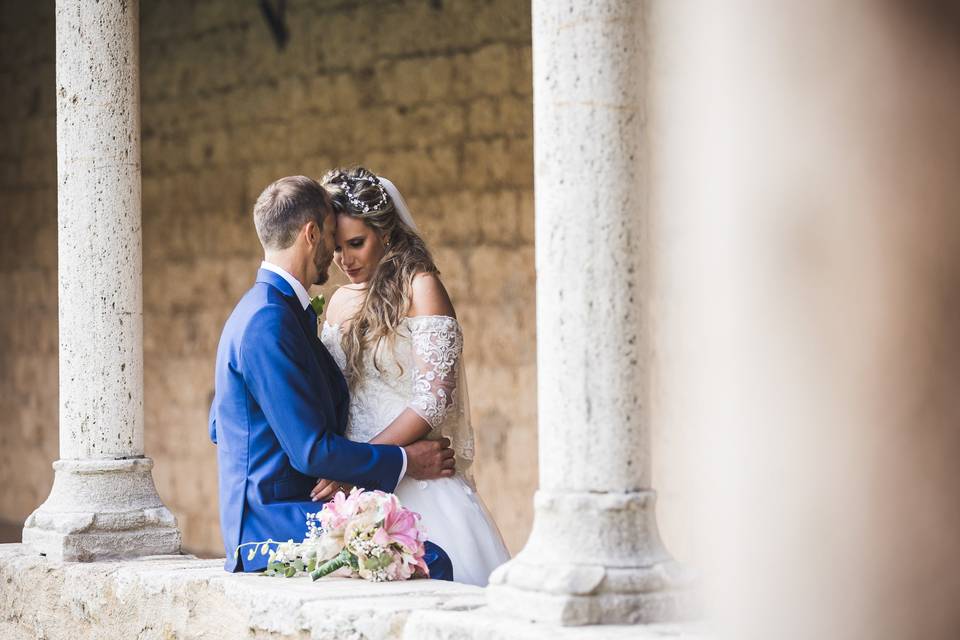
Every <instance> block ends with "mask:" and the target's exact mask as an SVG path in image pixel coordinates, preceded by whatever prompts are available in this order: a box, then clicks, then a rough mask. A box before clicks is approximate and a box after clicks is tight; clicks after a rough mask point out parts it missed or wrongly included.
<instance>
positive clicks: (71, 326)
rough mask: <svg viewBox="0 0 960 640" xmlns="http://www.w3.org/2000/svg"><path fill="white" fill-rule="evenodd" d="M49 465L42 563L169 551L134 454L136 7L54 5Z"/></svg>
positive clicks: (30, 537)
mask: <svg viewBox="0 0 960 640" xmlns="http://www.w3.org/2000/svg"><path fill="white" fill-rule="evenodd" d="M56 46H57V165H58V166H57V171H58V176H59V188H58V217H59V229H58V243H59V265H58V275H59V309H60V317H59V322H60V460H58V461H56V462H55V463H54V465H53V467H54V470H55V477H54V484H53V488H52V490H51V492H50V496H49V497H48V498H47V500H46V502H44V503H43V504H42V505H41V506H40V507H39V508H38V509H37V510H36V511H35V512H34V513H33V514H31V515H30V517H29V518H27V521H26V523H25V526H24V530H23V541H24V543H28V544H31V545H33V547H34V548H35V549H36V550H37V551H39V552H40V553H43V554H46V555H48V556H51V557H56V558H63V559H65V560H79V561H89V560H96V559H100V558H107V557H129V556H142V555H156V554H166V553H178V552H179V550H180V533H179V531H178V529H177V526H176V522H175V520H174V518H173V515H172V514H171V513H170V512H169V511H168V510H167V508H166V507H165V506H164V505H163V503H162V502H161V501H160V498H159V496H158V495H157V491H156V488H155V486H154V483H153V477H152V475H151V468H152V467H153V461H152V460H150V459H149V458H146V457H144V455H143V300H142V279H141V275H142V274H141V271H142V264H141V262H142V257H141V254H142V251H141V223H140V96H139V3H138V2H136V0H129V1H124V0H105V1H102V2H84V1H82V0H58V2H57V7H56Z"/></svg>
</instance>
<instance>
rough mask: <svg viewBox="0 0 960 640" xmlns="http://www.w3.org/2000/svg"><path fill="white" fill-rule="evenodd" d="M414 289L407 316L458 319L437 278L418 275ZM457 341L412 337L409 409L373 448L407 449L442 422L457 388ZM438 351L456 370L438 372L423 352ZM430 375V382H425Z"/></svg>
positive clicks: (375, 442) (405, 410)
mask: <svg viewBox="0 0 960 640" xmlns="http://www.w3.org/2000/svg"><path fill="white" fill-rule="evenodd" d="M411 289H412V292H411V293H412V295H411V300H410V310H409V312H408V315H409V316H410V317H416V316H447V317H450V318H455V317H456V316H455V313H454V310H453V304H451V302H450V296H448V295H447V290H446V289H445V288H444V286H443V283H442V282H440V278H438V277H437V276H436V274H432V273H421V274H418V275H417V276H416V277H415V278H414V279H413V283H412V287H411ZM458 337H459V336H453V335H447V336H437V335H431V336H420V339H418V337H417V336H413V348H414V364H415V366H416V368H417V371H415V372H414V376H413V377H414V389H413V398H412V399H411V403H410V406H409V407H407V408H406V409H404V411H403V413H401V414H400V415H399V416H397V417H396V418H395V419H394V421H393V422H391V423H390V424H389V425H387V428H386V429H384V430H383V431H381V432H380V433H379V434H377V436H376V437H375V438H373V439H372V440H371V441H370V444H395V445H400V446H406V445H408V444H412V443H414V442H416V441H417V440H420V439H421V438H423V437H424V436H426V435H427V434H428V433H430V430H431V429H432V428H434V427H436V426H438V425H439V424H440V422H442V418H443V414H444V412H445V410H446V408H447V406H448V405H449V402H450V398H452V394H453V391H454V389H455V388H456V364H457V361H458V360H459V358H460V350H461V348H462V339H459V340H458ZM441 343H442V344H441ZM454 343H456V344H454ZM436 348H442V349H444V350H446V352H445V356H446V357H448V358H452V363H453V366H452V367H450V369H449V370H447V371H437V369H436V363H433V362H431V355H432V354H431V353H425V352H424V351H425V350H427V351H432V350H434V349H436ZM454 351H455V352H454ZM434 353H435V352H434ZM418 374H420V375H418ZM428 374H429V378H430V380H429V382H428V381H427V379H426V378H427V376H428ZM418 382H419V384H417V383H418ZM431 423H433V424H431Z"/></svg>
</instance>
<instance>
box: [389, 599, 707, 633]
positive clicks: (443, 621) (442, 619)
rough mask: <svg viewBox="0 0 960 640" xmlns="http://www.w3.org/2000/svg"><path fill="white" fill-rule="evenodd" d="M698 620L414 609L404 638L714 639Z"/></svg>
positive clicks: (481, 610)
mask: <svg viewBox="0 0 960 640" xmlns="http://www.w3.org/2000/svg"><path fill="white" fill-rule="evenodd" d="M712 638H713V636H712V635H710V633H709V632H708V631H707V629H706V627H705V626H703V625H702V624H699V623H682V624H650V625H591V626H583V627H559V626H556V625H551V624H544V623H538V622H532V621H529V620H522V619H515V618H510V617H504V616H503V614H500V613H493V612H491V611H490V610H489V609H488V608H487V607H482V608H478V609H472V610H470V611H462V612H452V611H415V612H413V613H411V614H410V617H409V619H408V620H407V623H406V626H405V628H404V632H403V640H544V639H549V640H628V639H629V640H711V639H712Z"/></svg>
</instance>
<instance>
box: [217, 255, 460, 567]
mask: <svg viewBox="0 0 960 640" xmlns="http://www.w3.org/2000/svg"><path fill="white" fill-rule="evenodd" d="M311 325H312V326H311ZM348 406H349V393H348V390H347V384H346V382H345V381H344V379H343V376H342V374H341V373H340V370H339V368H338V367H337V365H336V362H334V360H333V358H332V357H331V356H330V354H329V353H328V352H327V350H326V348H325V347H324V346H323V344H322V343H321V342H320V340H319V339H318V338H317V329H316V318H315V316H311V315H310V313H309V312H307V311H304V309H303V308H302V307H301V305H300V302H299V300H298V298H297V296H296V294H295V293H294V292H293V289H292V287H291V286H290V285H289V284H288V283H287V282H286V281H285V280H284V279H283V278H282V277H280V276H279V275H277V274H275V273H273V272H271V271H267V270H265V269H261V270H260V271H259V273H258V274H257V282H256V284H255V285H254V286H253V288H252V289H250V290H249V291H248V292H247V293H246V295H244V296H243V298H242V299H241V300H240V302H239V304H237V307H236V309H234V310H233V313H232V314H231V315H230V318H229V319H228V320H227V323H226V325H225V326H224V329H223V335H222V336H221V338H220V345H219V347H218V348H217V367H216V379H215V392H214V400H213V405H212V406H211V408H210V438H211V439H212V440H213V442H214V443H215V444H216V445H217V460H218V465H219V472H220V528H221V532H222V534H223V543H224V547H225V550H226V555H227V561H226V569H227V571H256V570H260V569H263V568H264V567H265V566H266V562H267V557H266V556H263V555H260V554H259V553H258V554H257V555H256V556H255V558H254V559H253V560H250V561H248V560H247V558H246V553H245V552H246V551H247V550H248V549H249V547H247V548H244V549H243V550H242V551H241V553H240V554H239V557H237V558H235V557H234V550H235V549H236V548H237V546H238V545H240V544H241V543H244V542H253V541H257V540H267V539H268V538H272V539H274V540H280V541H286V540H287V539H290V538H292V539H294V540H297V541H299V540H302V539H303V536H304V533H305V530H306V525H305V522H306V514H307V513H310V512H314V511H319V509H320V506H321V505H320V504H319V503H315V502H311V501H310V490H311V489H312V488H313V485H314V484H315V483H316V480H317V478H331V479H334V480H339V481H342V482H348V483H350V484H353V485H356V486H360V487H365V488H367V489H381V490H383V491H393V490H394V488H395V487H396V484H397V481H398V478H399V476H400V471H401V468H402V465H403V454H402V452H401V450H400V448H399V447H395V446H390V445H370V444H364V443H358V442H351V441H350V440H347V439H346V438H344V437H343V433H344V429H345V427H346V423H347V409H348ZM447 562H448V563H449V560H447ZM431 573H433V571H432V572H431ZM435 577H442V576H439V575H437V576H435Z"/></svg>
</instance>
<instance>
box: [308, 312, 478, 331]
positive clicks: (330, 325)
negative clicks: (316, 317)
mask: <svg viewBox="0 0 960 640" xmlns="http://www.w3.org/2000/svg"><path fill="white" fill-rule="evenodd" d="M421 318H449V319H450V320H453V321H454V322H456V323H457V324H460V320H458V319H457V318H456V317H454V316H448V315H444V314H436V315H429V314H428V315H424V316H407V317H406V318H404V319H403V322H408V321H410V320H419V319H421ZM342 324H343V323H342V322H332V323H331V322H328V321H327V320H326V318H324V320H323V326H324V327H328V328H330V329H336V330H337V331H339V330H340V327H341V325H342Z"/></svg>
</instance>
